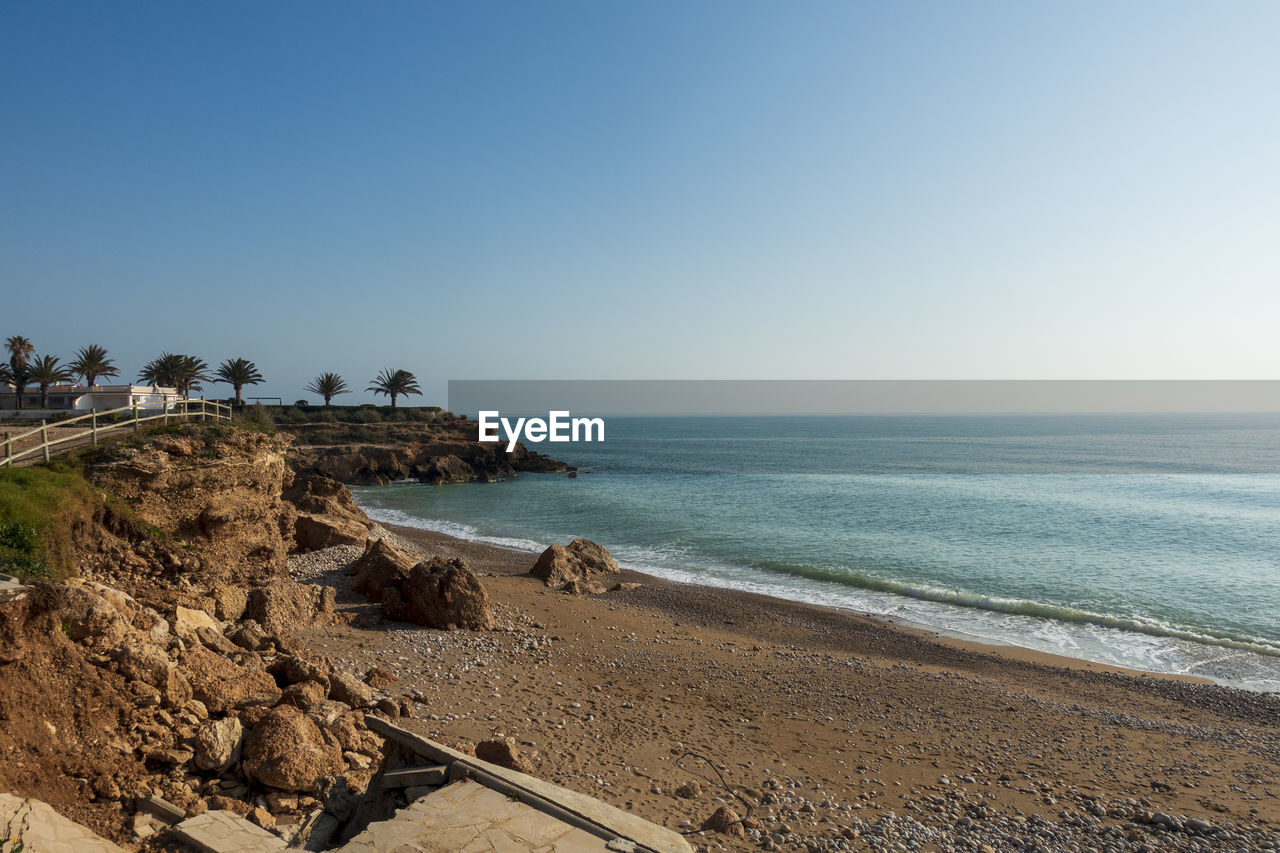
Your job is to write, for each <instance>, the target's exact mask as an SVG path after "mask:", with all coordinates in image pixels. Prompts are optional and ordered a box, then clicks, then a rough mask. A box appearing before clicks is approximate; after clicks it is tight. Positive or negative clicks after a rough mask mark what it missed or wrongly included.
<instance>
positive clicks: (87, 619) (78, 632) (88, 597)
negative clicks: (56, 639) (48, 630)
mask: <svg viewBox="0 0 1280 853" xmlns="http://www.w3.org/2000/svg"><path fill="white" fill-rule="evenodd" d="M57 592H58V599H59V600H58V610H59V615H60V617H61V619H62V629H63V630H64V631H65V632H66V634H67V636H68V637H70V638H71V639H73V640H84V641H88V642H90V643H94V644H101V645H103V646H108V647H110V646H114V645H115V644H116V643H119V642H120V641H121V640H123V639H124V638H125V637H127V636H129V635H130V634H131V633H133V632H132V626H131V625H130V624H129V620H128V618H127V616H126V615H125V614H123V613H121V612H120V611H119V610H118V609H117V608H116V606H115V605H114V604H113V603H112V602H111V601H110V600H109V599H108V598H107V597H106V596H105V595H102V594H101V593H99V592H98V591H96V590H92V589H89V588H87V587H85V586H84V585H81V584H79V583H75V582H69V583H65V584H60V585H59V586H58V587H57Z"/></svg>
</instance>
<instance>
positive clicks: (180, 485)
mask: <svg viewBox="0 0 1280 853" xmlns="http://www.w3.org/2000/svg"><path fill="white" fill-rule="evenodd" d="M289 451H290V437H288V436H285V435H282V434H266V433H262V432H254V431H248V430H243V429H238V428H233V427H227V426H223V425H196V424H188V425H183V426H179V427H171V428H167V429H165V430H162V431H160V432H159V433H157V434H154V435H150V436H142V437H136V438H132V439H130V440H129V441H127V442H125V443H123V444H118V445H113V446H110V447H108V448H104V449H103V450H101V451H94V452H90V453H87V454H85V455H84V456H83V457H82V458H80V459H79V460H77V462H76V463H75V464H76V465H77V466H78V468H77V470H78V472H79V473H80V475H82V476H83V481H82V482H81V485H82V486H83V487H84V488H83V489H81V492H83V494H84V496H85V498H84V500H83V501H82V502H81V504H79V505H77V509H76V512H75V513H72V514H68V515H67V516H66V517H65V518H60V519H55V520H54V521H55V522H56V535H57V536H58V537H59V539H60V540H62V541H63V544H64V546H65V560H64V565H63V569H64V570H66V573H67V574H69V575H70V576H69V577H67V578H66V579H63V580H60V581H58V582H53V581H52V580H40V579H39V578H35V579H32V580H31V581H30V582H29V584H28V585H27V586H26V587H23V588H21V589H20V590H19V591H18V592H17V593H16V594H13V595H10V596H7V597H6V598H5V599H4V600H0V723H2V725H0V752H3V754H4V755H5V757H6V760H5V761H3V762H0V791H7V792H12V793H15V794H17V795H19V796H20V797H24V798H33V799H37V800H41V801H44V802H47V803H49V804H51V805H52V806H53V807H54V808H55V809H56V810H57V811H58V812H59V813H61V814H63V815H64V816H66V817H69V818H71V819H73V820H76V821H78V822H80V823H82V824H85V825H87V826H89V827H90V828H92V829H93V830H94V831H96V832H98V833H100V834H102V835H104V836H106V837H109V838H111V839H112V840H114V841H116V842H118V843H121V844H124V845H126V846H130V847H131V846H135V845H138V844H140V843H141V844H142V845H143V846H146V844H147V839H148V837H149V836H150V835H151V834H152V833H155V832H159V831H160V830H162V829H163V826H164V824H163V822H162V821H161V822H157V821H159V818H157V817H155V816H154V814H153V812H154V811H155V809H159V811H160V812H162V813H163V812H165V810H166V809H168V810H171V811H173V812H175V813H176V814H179V815H185V816H190V815H194V814H199V813H201V812H203V811H205V810H210V809H228V810H230V811H233V812H236V813H237V814H240V815H243V816H247V817H248V818H249V819H251V820H252V821H253V822H255V823H258V824H259V825H260V826H262V827H264V828H267V829H270V830H271V831H273V832H276V833H277V834H278V835H280V836H281V837H282V838H285V839H286V840H290V841H293V842H295V843H299V842H301V841H304V840H305V839H303V838H301V837H300V833H301V832H302V831H303V829H304V828H306V829H307V831H308V832H310V831H312V830H313V829H314V827H315V826H316V825H317V821H318V820H319V823H320V824H321V825H323V824H327V825H328V827H329V830H330V831H331V832H339V831H340V829H345V828H352V829H354V828H358V827H359V826H360V825H361V824H362V822H363V821H366V820H368V819H371V818H374V817H377V816H378V815H379V814H380V812H379V810H380V809H382V810H385V808H387V807H388V803H390V801H389V800H387V798H386V797H374V796H372V795H369V793H368V792H369V791H370V784H371V781H372V780H373V779H374V778H375V776H376V775H377V774H378V773H379V772H380V770H381V769H382V768H383V767H384V766H385V764H386V753H385V752H384V743H383V740H382V738H380V737H379V736H377V735H376V734H374V733H373V732H371V731H369V729H368V727H367V726H366V725H365V714H366V713H379V714H382V715H383V716H386V717H389V718H395V717H397V716H401V715H404V714H411V713H413V698H412V697H410V696H407V695H397V694H396V693H395V691H394V689H393V688H392V687H391V686H390V684H389V682H387V681H386V680H385V678H384V676H385V674H380V673H378V672H376V671H370V672H367V673H364V672H351V671H345V670H343V669H342V668H341V667H337V666H334V665H333V664H332V663H331V662H330V661H328V660H326V659H322V658H321V659H316V658H314V657H313V656H311V655H309V654H308V653H307V651H306V649H305V647H303V646H302V645H301V644H299V643H298V642H297V641H296V640H295V639H294V637H293V634H294V632H295V631H297V630H301V629H306V628H309V627H313V626H316V625H324V624H328V623H332V622H334V621H335V620H342V619H344V616H343V615H342V614H339V613H337V612H335V606H334V590H333V589H332V588H331V587H326V586H316V585H311V584H305V583H298V582H296V581H294V580H292V579H291V578H290V576H289V571H288V563H287V557H288V555H289V554H290V553H291V552H295V551H297V550H307V549H308V548H321V547H328V546H329V545H332V544H339V543H345V544H353V545H364V544H365V543H366V541H367V540H368V538H369V534H370V531H371V528H372V524H371V523H370V522H369V520H368V518H367V517H366V516H365V515H364V513H363V512H361V511H360V510H359V508H358V507H356V506H355V504H354V503H353V502H352V500H351V495H350V493H349V492H348V491H347V490H346V489H345V487H343V486H342V485H340V484H338V483H336V482H335V481H333V480H331V479H328V478H326V477H324V476H322V475H319V474H317V473H315V472H314V471H304V472H303V473H300V474H295V473H294V470H293V466H292V465H291V464H290V462H289V461H288V456H289ZM415 571H417V572H418V574H421V575H423V576H424V578H426V579H427V580H432V581H437V582H438V583H437V584H436V586H431V585H426V584H421V586H424V589H422V590H419V589H417V588H416V587H414V588H413V589H410V588H409V586H408V585H406V586H405V595H406V600H407V601H408V603H410V604H413V603H415V602H416V603H418V604H423V603H424V602H425V603H426V604H431V603H432V602H429V601H425V598H424V596H425V597H429V596H430V595H431V594H435V595H437V596H440V595H442V593H441V592H440V590H439V589H437V587H439V586H441V584H443V583H444V582H445V581H447V580H453V579H454V576H455V575H456V576H457V579H456V582H457V583H460V584H469V585H471V586H475V587H477V588H478V587H479V583H478V581H476V579H475V578H474V576H473V575H471V574H470V572H469V570H465V567H463V568H462V569H455V570H454V571H453V574H452V575H450V577H449V578H447V579H442V578H437V577H435V575H433V574H431V573H430V572H429V571H428V570H426V569H415ZM445 593H447V594H448V596H449V599H450V601H452V600H454V599H455V598H456V597H457V596H456V595H455V594H454V591H453V590H452V589H451V588H450V589H445ZM414 596H417V598H415V597H414ZM419 598H422V599H423V601H418V600H417V599H419ZM472 605H473V606H472V609H475V607H483V608H487V607H488V603H487V599H485V598H483V589H482V588H478V590H477V595H476V596H475V597H474V598H473V601H472ZM483 615H485V616H486V617H487V610H486V612H485V613H484V614H483ZM384 800H386V802H383V801H384ZM157 801H159V802H161V805H160V806H155V805H154V804H155V803H156V802H157ZM390 805H391V806H394V803H390ZM320 819H323V820H320ZM159 837H160V836H159V835H157V838H159Z"/></svg>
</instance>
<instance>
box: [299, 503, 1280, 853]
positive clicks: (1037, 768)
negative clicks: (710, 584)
mask: <svg viewBox="0 0 1280 853" xmlns="http://www.w3.org/2000/svg"><path fill="white" fill-rule="evenodd" d="M392 532H393V535H394V536H396V537H397V538H399V539H400V540H401V542H402V544H407V545H409V546H411V547H413V548H414V549H415V550H417V551H419V552H420V553H422V554H425V555H441V556H446V557H451V556H460V557H462V558H464V559H465V560H466V561H467V562H468V563H469V564H470V565H471V566H472V567H473V568H474V569H475V570H476V571H477V572H478V573H480V575H481V577H482V578H483V582H484V584H485V586H486V588H487V589H488V592H489V595H490V598H491V599H492V601H493V602H494V604H495V613H496V615H497V617H498V618H497V621H498V623H499V628H498V630H496V631H494V632H483V633H469V632H440V631H431V630H424V629H421V628H418V627H416V626H408V625H400V624H397V623H387V622H381V621H380V619H379V617H378V614H377V608H376V607H375V606H374V605H371V604H369V603H368V602H366V601H365V600H364V599H363V598H362V597H360V596H357V595H355V594H353V593H351V591H350V586H351V577H350V576H349V575H348V574H347V572H346V570H345V566H346V565H347V564H349V562H350V561H351V560H352V559H354V557H355V556H357V555H358V553H359V552H358V550H357V549H354V548H350V547H347V548H334V549H328V550H325V551H320V552H315V553H312V554H308V555H302V556H295V557H292V558H291V570H292V572H293V575H294V577H295V578H296V579H298V580H303V581H309V582H316V583H326V584H330V585H333V586H335V587H336V588H337V589H338V602H339V606H340V609H341V610H342V611H344V612H347V613H349V614H350V616H349V622H350V624H345V625H337V626H328V627H323V628H314V629H310V630H308V631H306V632H304V634H303V635H302V638H303V639H304V640H305V642H306V644H307V645H308V647H309V648H310V649H311V651H312V652H314V653H315V654H321V655H326V656H328V657H329V658H330V659H331V660H332V661H333V663H334V664H335V665H339V666H343V667H347V668H351V669H355V670H358V671H366V670H368V669H369V668H371V667H374V666H379V667H381V668H383V669H385V670H388V671H390V672H392V673H394V674H395V675H396V676H398V678H399V680H398V681H397V682H395V683H394V684H392V685H391V686H390V687H388V688H387V691H388V692H389V693H391V694H392V695H406V696H410V697H414V698H415V699H416V700H417V702H416V710H415V714H414V717H413V718H411V719H404V720H403V721H402V722H403V723H404V724H405V725H407V726H409V727H411V728H413V729H414V730H416V731H418V732H420V733H422V734H425V735H428V736H431V737H433V738H435V739H437V740H440V741H442V742H446V743H449V744H463V745H466V744H468V743H474V742H475V741H477V740H482V739H486V738H490V737H493V736H495V735H499V736H510V737H513V738H515V739H516V741H517V742H518V744H519V745H520V748H521V749H522V750H523V751H524V752H525V753H526V754H527V755H528V756H530V757H531V758H532V760H533V762H534V764H535V765H536V767H537V774H538V775H539V776H541V777H542V778H545V779H547V780H550V781H552V782H555V783H558V784H561V785H564V786H566V787H569V788H573V789H576V790H580V791H584V792H586V793H590V794H593V795H595V796H597V797H599V798H600V799H602V800H604V801H606V802H609V803H611V804H613V805H616V806H619V807H621V808H625V809H628V810H631V811H633V812H635V813H636V814H639V815H641V816H643V817H645V818H647V819H650V820H653V821H655V822H657V823H660V824H663V825H666V826H668V827H671V828H673V829H677V830H680V831H694V830H697V829H699V827H700V826H701V824H702V823H703V821H705V820H707V819H708V818H709V817H710V816H711V815H712V813H713V812H715V811H716V809H717V808H718V807H719V806H721V805H728V806H729V807H730V808H732V809H734V810H735V811H736V812H737V813H738V814H739V815H740V816H745V815H747V813H748V811H750V815H751V818H750V820H748V821H746V822H744V824H742V827H743V828H742V830H741V832H742V834H740V835H737V834H728V833H724V832H706V833H700V834H697V835H694V836H693V837H692V838H691V841H694V842H695V843H696V844H698V845H699V846H701V847H704V848H707V849H719V848H726V849H735V850H746V849H751V850H755V849H812V850H826V849H886V850H984V851H987V850H990V851H996V850H1000V851H1003V850H1011V849H1027V850H1093V849H1125V850H1151V851H1156V850H1179V849H1186V850H1203V849H1222V850H1255V849H1261V850H1266V849H1280V832H1277V828H1278V827H1277V822H1280V799H1277V797H1278V796H1280V781H1277V778H1276V773H1275V768H1276V766H1277V763H1278V762H1280V701H1278V700H1277V698H1276V697H1275V696H1272V695H1267V694H1257V693H1247V692H1242V691H1237V690H1232V689H1228V688H1223V687H1218V686H1214V685H1207V684H1201V683H1193V682H1191V681H1190V680H1185V679H1175V678H1167V677H1156V676H1146V675H1141V674H1136V673H1125V672H1121V671H1117V670H1114V669H1111V668H1107V667H1103V666H1100V665H1096V664H1088V663H1085V662H1080V661H1071V660H1068V659H1063V658H1055V657H1053V656H1050V655H1044V654H1039V653H1035V652H1030V651H1026V650H1022V649H1017V648H1014V647H994V646H988V645H981V644H977V643H969V642H964V641H962V640H958V639H955V638H947V637H938V636H936V635H932V634H930V633H929V632H926V631H920V630H912V629H909V628H904V627H900V626H894V625H889V624H887V623H885V622H883V621H881V620H876V619H872V618H866V617H863V616H859V615H856V614H850V613H845V612H841V611H836V610H830V609H825V608H821V607H814V606H810V605H804V604H797V603H792V602H786V601H781V600H778V599H772V598H768V597H764V596H758V595H752V594H747V593H741V592H736V591H729V590H722V589H712V588H707V587H699V586H691V585H683V584H674V583H669V582H666V581H663V580H660V579H657V578H653V577H649V576H645V575H639V574H635V573H630V572H627V573H624V575H623V576H622V577H621V580H623V581H625V582H628V583H638V584H640V586H639V587H637V588H634V589H628V590H625V591H615V592H609V593H606V594H603V595H598V596H582V597H573V596H569V595H566V594H564V593H561V592H556V591H552V590H549V589H547V588H545V587H544V586H543V584H542V582H541V581H539V580H537V579H535V578H533V577H530V576H529V575H528V574H527V572H528V570H529V569H530V567H531V566H532V564H533V562H534V559H535V556H534V555H532V554H528V553H522V552H517V551H511V550H506V549H502V548H497V547H493V546H488V545H483V544H477V543H472V542H465V541H461V540H457V539H453V538H450V537H447V536H444V535H441V534H436V533H431V532H425V531H421V530H414V529H408V528H392ZM721 776H722V777H723V780H724V783H725V784H722V783H721V781H720V777H721ZM730 789H732V790H730ZM734 792H736V794H735V793H734ZM748 806H749V808H748Z"/></svg>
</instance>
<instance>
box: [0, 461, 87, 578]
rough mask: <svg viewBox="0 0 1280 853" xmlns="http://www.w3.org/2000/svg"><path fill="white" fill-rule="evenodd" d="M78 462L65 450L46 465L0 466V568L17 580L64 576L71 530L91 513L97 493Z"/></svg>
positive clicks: (70, 570) (68, 568)
mask: <svg viewBox="0 0 1280 853" xmlns="http://www.w3.org/2000/svg"><path fill="white" fill-rule="evenodd" d="M82 465H83V460H82V458H81V457H80V455H78V454H74V453H72V454H68V455H66V456H60V457H58V458H56V459H54V460H53V461H52V462H50V463H49V464H47V465H32V466H31V467H29V468H0V564H4V565H6V566H8V568H0V571H4V572H6V573H8V574H14V575H17V576H19V577H23V578H45V577H47V578H53V579H61V578H65V577H68V576H69V575H71V574H72V573H73V571H74V566H73V565H72V560H71V537H72V530H73V529H74V528H75V527H76V526H77V525H78V524H81V523H83V522H85V521H88V520H89V519H90V518H91V517H92V516H93V511H94V508H95V507H96V506H97V503H98V500H99V498H98V494H97V492H96V491H95V490H94V488H93V486H91V485H90V484H89V482H88V481H87V480H85V478H84V475H83V473H82Z"/></svg>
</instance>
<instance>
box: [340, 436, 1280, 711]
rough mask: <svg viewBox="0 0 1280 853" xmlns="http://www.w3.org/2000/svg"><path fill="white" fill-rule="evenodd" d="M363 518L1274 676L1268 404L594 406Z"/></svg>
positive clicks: (1129, 655)
mask: <svg viewBox="0 0 1280 853" xmlns="http://www.w3.org/2000/svg"><path fill="white" fill-rule="evenodd" d="M606 422H607V428H606V440H605V441H604V442H603V443H599V444H587V443H578V444H556V445H550V444H543V445H541V446H535V449H538V450H542V451H544V452H549V453H550V454H551V455H553V456H556V457H557V458H561V459H564V460H566V461H568V462H570V463H572V464H576V465H580V466H582V467H583V468H585V469H588V471H587V472H584V473H583V474H582V475H581V476H579V477H578V478H577V479H568V478H566V477H565V476H564V475H563V474H560V475H538V474H525V475H521V476H518V477H513V478H510V479H507V480H504V481H502V482H499V483H495V484H491V485H457V486H444V487H433V486H426V485H419V484H416V483H406V484H399V485H394V486H386V487H381V488H365V489H357V490H356V493H357V500H358V501H359V502H360V504H361V505H362V506H363V507H365V509H366V510H367V511H368V512H369V514H370V516H371V517H373V518H375V519H378V520H382V521H388V522H393V523H397V524H404V525H410V526H417V527H423V528H428V529H432V530H439V531H443V532H445V533H450V534H453V535H455V536H461V537H464V538H468V539H476V540H481V541H487V542H495V543H499V544H504V545H509V546H513V547H517V548H524V549H528V550H531V551H532V550H541V549H542V548H543V547H545V546H546V545H547V544H550V543H552V542H561V543H565V542H568V540H570V539H572V538H573V537H575V536H584V537H586V538H588V539H594V540H596V541H597V542H600V543H601V544H603V545H605V546H606V547H607V548H609V550H610V551H612V552H613V554H614V555H615V556H616V557H617V558H618V560H619V562H621V563H622V564H623V565H625V566H627V567H629V568H635V569H638V570H641V571H645V572H649V573H652V574H655V575H660V576H662V577H667V578H672V579H675V580H684V581H695V582H698V583H704V584H711V585H721V586H729V587H736V588H740V589H747V590H752V591H755V592H763V593H767V594H770V595H775V596H780V597H783V598H791V599H796V600H801V601H808V602H815V603H820V604H825V605H830V606H834V607H841V608H846V609H849V610H855V611H859V612H870V613H876V614H884V615H887V616H892V617H894V618H897V619H904V620H908V621H911V622H915V623H923V624H925V625H929V626H932V627H935V628H940V629H944V630H947V631H953V632H962V633H965V634H971V635H976V636H978V637H983V638H987V639H991V640H996V641H1003V642H1007V643H1014V644H1017V645H1020V646H1026V647H1029V648H1033V649H1039V650H1042V651H1049V652H1055V653H1058V654H1064V655H1069V656H1072V657H1077V658H1084V659H1087V660H1093V661H1101V662H1104V663H1112V664H1119V665H1122V666H1129V667H1135V668H1138V669H1144V670H1149V671H1155V672H1178V673H1192V674H1196V675H1202V676H1206V677H1210V678H1213V679H1216V680H1218V681H1221V682H1224V683H1229V684H1233V685H1236V686H1243V687H1249V688H1253V689H1258V690H1269V691H1280V416H1275V415H1210V416H1204V415H1186V416H1182V415H1133V416H1085V415H1081V416H1070V415H1064V416H1025V417H1024V416H998V417H986V416H961V417H949V416H938V417H918V416H911V417H891V416H852V417H767V418H741V417H740V418H609V419H606Z"/></svg>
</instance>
